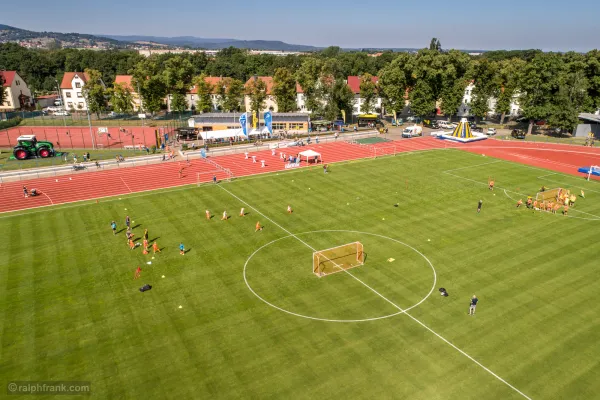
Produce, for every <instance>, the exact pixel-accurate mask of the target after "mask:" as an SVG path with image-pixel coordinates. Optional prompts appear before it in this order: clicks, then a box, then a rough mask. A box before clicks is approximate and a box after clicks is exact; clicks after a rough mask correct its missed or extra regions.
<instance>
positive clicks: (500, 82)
mask: <svg viewBox="0 0 600 400" xmlns="http://www.w3.org/2000/svg"><path fill="white" fill-rule="evenodd" d="M525 64H526V61H524V60H522V59H520V58H513V59H511V60H502V61H499V62H498V70H497V73H496V76H495V78H494V86H495V87H494V97H496V112H497V113H500V114H501V117H500V124H504V118H505V117H506V114H508V113H510V111H511V104H512V103H513V101H514V102H518V101H519V100H518V98H519V96H520V93H521V91H520V82H521V81H522V79H521V76H522V73H523V68H524V66H525Z"/></svg>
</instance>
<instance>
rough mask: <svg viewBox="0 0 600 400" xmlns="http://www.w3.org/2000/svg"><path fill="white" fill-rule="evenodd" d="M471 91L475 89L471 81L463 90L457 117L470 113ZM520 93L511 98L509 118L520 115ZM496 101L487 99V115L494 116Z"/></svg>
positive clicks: (491, 98) (492, 98)
mask: <svg viewBox="0 0 600 400" xmlns="http://www.w3.org/2000/svg"><path fill="white" fill-rule="evenodd" d="M473 89H475V85H474V83H473V82H472V81H471V82H469V84H468V85H467V87H466V88H465V93H464V95H463V100H462V104H461V105H460V106H459V108H458V113H457V115H458V116H459V117H462V116H467V115H470V113H471V103H472V101H473ZM520 96H521V94H520V93H516V94H515V95H514V96H513V99H512V101H511V103H510V112H509V114H508V115H509V116H511V117H516V116H518V115H520V114H521V106H520V105H519V97H520ZM497 102H498V101H497V99H496V98H494V97H490V98H489V99H488V109H489V111H488V114H496V103H497Z"/></svg>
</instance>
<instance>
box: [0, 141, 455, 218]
mask: <svg viewBox="0 0 600 400" xmlns="http://www.w3.org/2000/svg"><path fill="white" fill-rule="evenodd" d="M451 145H452V144H448V143H446V142H444V141H441V140H435V139H431V138H423V139H412V140H402V141H396V142H393V144H390V142H387V143H379V144H376V145H372V146H371V145H370V146H362V145H356V144H350V143H346V142H342V141H340V142H336V143H327V144H320V145H311V146H305V147H303V148H301V149H300V148H289V149H280V150H278V151H277V154H276V155H275V156H273V155H272V154H271V151H270V150H265V151H260V152H253V153H250V154H251V155H254V156H256V159H257V162H256V163H253V162H252V158H251V157H250V158H249V159H247V160H246V159H245V156H244V154H232V155H224V156H217V157H211V160H213V161H215V162H217V163H218V164H219V165H221V166H222V167H224V168H227V169H229V170H231V171H232V173H233V175H234V176H235V177H242V176H249V175H257V174H263V173H269V172H274V171H283V170H285V163H284V162H283V160H281V159H280V158H279V152H280V151H282V152H284V153H286V154H287V155H296V153H298V152H299V151H304V150H308V149H312V150H315V151H318V152H319V153H321V155H322V157H323V161H324V162H325V163H335V162H340V161H350V160H357V159H363V158H369V157H373V155H374V153H373V148H380V151H379V152H378V153H377V154H378V155H379V154H381V155H383V154H386V153H387V154H389V153H391V152H392V151H393V150H395V151H396V152H410V151H419V150H431V149H436V148H444V147H449V146H451ZM261 160H265V167H264V168H263V167H261V163H260V161H261ZM302 165H303V167H306V163H305V162H303V163H302ZM311 165H312V164H311ZM182 166H183V167H185V169H184V172H183V176H182V177H181V178H179V169H180V168H181V167H182ZM215 171H216V170H215V167H214V166H213V165H211V164H209V163H208V162H206V161H204V160H193V161H191V162H190V165H189V166H188V167H186V164H185V162H177V161H175V162H165V163H162V164H152V165H145V166H140V167H134V168H123V169H116V170H108V171H98V172H96V171H93V170H91V171H90V172H83V173H77V174H72V175H63V176H60V177H56V178H41V179H32V180H27V181H22V182H10V183H6V184H3V185H2V186H1V187H0V212H8V211H16V210H24V209H30V208H36V207H44V206H51V205H56V204H65V203H71V202H76V201H82V200H92V199H99V198H103V197H111V196H119V195H127V194H131V193H138V192H143V191H149V190H154V189H162V188H169V187H177V186H182V185H189V184H194V183H197V182H198V177H199V176H200V179H201V181H202V182H209V181H210V180H212V178H213V175H215V174H216V176H217V179H219V180H220V179H224V178H226V177H227V175H226V173H224V172H222V171H219V172H215ZM199 174H200V175H199ZM23 185H26V186H27V188H28V189H32V188H35V189H37V190H38V191H39V192H40V193H41V194H40V195H39V196H37V197H28V198H27V199H25V198H24V196H23V189H22V187H23Z"/></svg>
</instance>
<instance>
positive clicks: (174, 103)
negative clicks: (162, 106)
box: [171, 92, 188, 113]
mask: <svg viewBox="0 0 600 400" xmlns="http://www.w3.org/2000/svg"><path fill="white" fill-rule="evenodd" d="M187 109H188V103H187V100H186V97H185V94H183V93H181V92H175V93H173V94H172V95H171V111H176V112H178V113H182V112H184V111H185V110H187Z"/></svg>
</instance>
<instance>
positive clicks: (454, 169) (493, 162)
mask: <svg viewBox="0 0 600 400" xmlns="http://www.w3.org/2000/svg"><path fill="white" fill-rule="evenodd" d="M499 162H502V160H496V161H490V162H486V163H483V164H475V165H467V166H466V167H460V168H453V169H447V170H445V171H442V172H444V173H448V172H450V171H459V170H461V169H467V168H475V167H481V166H483V165H490V164H496V163H499Z"/></svg>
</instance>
